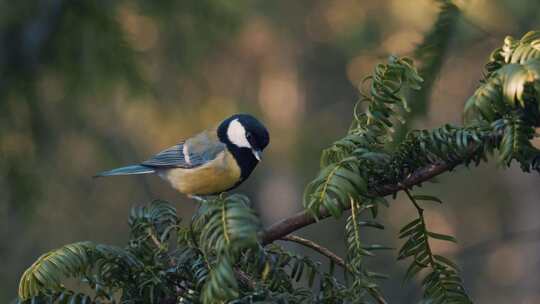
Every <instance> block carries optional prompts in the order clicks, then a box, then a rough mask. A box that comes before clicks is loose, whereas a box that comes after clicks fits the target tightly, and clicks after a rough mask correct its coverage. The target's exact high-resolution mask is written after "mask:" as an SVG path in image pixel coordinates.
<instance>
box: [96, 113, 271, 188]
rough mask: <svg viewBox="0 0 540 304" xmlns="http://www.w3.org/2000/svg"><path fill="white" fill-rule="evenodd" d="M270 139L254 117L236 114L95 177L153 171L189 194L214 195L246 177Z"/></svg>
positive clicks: (234, 186)
mask: <svg viewBox="0 0 540 304" xmlns="http://www.w3.org/2000/svg"><path fill="white" fill-rule="evenodd" d="M269 141H270V136H269V134H268V130H267V129H266V128H265V126H264V125H263V124H262V123H260V122H259V121H258V120H257V119H256V118H255V117H253V116H251V115H248V114H236V115H233V116H231V117H229V118H227V119H225V120H224V121H223V122H221V123H220V124H219V126H217V127H216V128H212V129H209V130H206V131H203V132H201V133H199V134H197V135H195V136H193V137H191V138H189V139H186V140H184V141H182V142H180V143H179V144H177V145H175V146H172V147H170V148H168V149H166V150H163V151H161V152H159V153H158V154H156V155H154V156H152V157H151V158H150V159H148V160H146V161H144V162H142V163H140V164H138V165H131V166H126V167H121V168H117V169H113V170H110V171H105V172H101V173H99V174H97V175H96V176H95V177H101V176H113V175H131V174H150V173H155V174H157V175H159V176H160V177H161V178H163V179H164V180H166V181H168V182H169V183H170V184H171V186H172V187H173V188H175V189H176V190H178V191H179V192H181V193H184V194H187V195H189V196H193V197H199V196H204V195H215V194H219V193H222V192H225V191H228V190H231V189H233V188H236V187H237V186H238V185H240V184H241V183H242V182H243V181H245V180H246V179H247V178H248V177H249V175H250V174H251V172H252V171H253V169H255V166H257V164H258V163H259V161H260V160H261V153H262V151H263V150H264V148H266V146H267V145H268V143H269Z"/></svg>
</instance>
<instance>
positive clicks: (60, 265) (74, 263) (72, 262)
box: [19, 242, 95, 299]
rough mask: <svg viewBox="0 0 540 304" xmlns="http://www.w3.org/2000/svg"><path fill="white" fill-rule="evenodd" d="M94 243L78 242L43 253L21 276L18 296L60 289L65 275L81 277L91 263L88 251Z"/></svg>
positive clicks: (34, 294) (30, 295) (22, 296)
mask: <svg viewBox="0 0 540 304" xmlns="http://www.w3.org/2000/svg"><path fill="white" fill-rule="evenodd" d="M94 248H95V245H94V244H93V243H91V242H80V243H74V244H70V245H66V246H64V247H62V248H59V249H56V250H54V251H51V252H48V253H45V254H44V255H42V256H41V257H39V258H38V259H37V260H36V261H35V262H34V264H32V266H30V268H28V269H27V270H26V271H25V272H24V274H23V275H22V277H21V281H20V283H19V297H20V298H21V299H28V298H31V297H33V296H37V295H39V294H40V293H41V292H43V291H47V290H53V291H62V290H63V285H62V280H63V279H65V278H66V277H81V276H83V275H84V274H85V273H86V271H87V270H88V269H89V268H90V267H91V265H92V258H91V253H90V251H92V250H94Z"/></svg>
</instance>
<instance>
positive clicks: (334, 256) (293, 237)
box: [281, 234, 347, 269]
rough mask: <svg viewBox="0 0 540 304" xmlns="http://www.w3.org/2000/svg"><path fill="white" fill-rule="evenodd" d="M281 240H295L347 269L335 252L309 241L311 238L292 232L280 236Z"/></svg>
mask: <svg viewBox="0 0 540 304" xmlns="http://www.w3.org/2000/svg"><path fill="white" fill-rule="evenodd" d="M281 239H282V240H284V241H289V242H295V243H298V244H300V245H304V246H306V247H309V248H311V249H313V250H315V251H317V252H318V253H320V254H322V255H324V256H326V257H328V258H329V259H330V260H332V261H333V262H334V263H336V264H337V265H339V266H341V267H343V268H345V269H347V265H346V264H345V261H344V260H343V259H342V258H340V257H339V256H338V255H337V254H335V253H333V252H332V251H330V250H329V249H327V248H325V247H323V246H321V245H319V244H317V243H315V242H313V241H311V240H308V239H305V238H303V237H300V236H297V235H294V234H289V235H286V236H284V237H282V238H281Z"/></svg>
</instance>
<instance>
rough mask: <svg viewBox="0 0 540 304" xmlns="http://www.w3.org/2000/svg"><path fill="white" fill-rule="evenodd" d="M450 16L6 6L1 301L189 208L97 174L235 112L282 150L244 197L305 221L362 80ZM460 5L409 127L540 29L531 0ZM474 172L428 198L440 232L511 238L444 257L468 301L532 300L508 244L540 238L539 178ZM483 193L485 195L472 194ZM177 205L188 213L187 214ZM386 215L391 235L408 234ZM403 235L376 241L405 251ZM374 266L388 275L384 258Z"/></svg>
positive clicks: (192, 4) (370, 7)
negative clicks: (47, 273) (28, 281)
mask: <svg viewBox="0 0 540 304" xmlns="http://www.w3.org/2000/svg"><path fill="white" fill-rule="evenodd" d="M447 2H448V1H431V0H415V1H412V2H411V3H408V2H406V1H401V0H388V1H379V2H373V1H368V0H336V1H331V2H327V1H311V0H300V1H294V2H291V1H235V2H230V1H220V0H212V1H210V0H205V1H160V2H156V1H153V2H152V1H115V2H111V1H82V0H81V1H62V0H39V1H17V2H9V1H0V199H1V200H2V202H1V203H0V217H1V219H2V221H1V224H0V238H1V239H2V243H1V244H2V245H0V257H1V258H2V259H3V260H7V261H10V263H9V265H6V267H5V268H4V269H3V271H2V272H1V273H0V278H1V280H2V281H4V282H7V284H5V285H3V286H2V288H0V300H4V301H6V300H10V299H12V298H13V297H14V295H15V293H14V290H15V285H16V281H17V280H16V278H17V277H19V276H20V274H21V273H22V271H23V270H24V269H25V268H27V266H28V265H29V264H30V263H31V262H32V261H33V260H35V259H36V257H37V256H38V255H39V254H40V253H41V252H44V251H47V250H50V248H54V247H59V246H60V245H61V244H65V243H69V242H74V241H75V240H79V239H92V240H95V241H96V242H97V241H102V242H106V243H114V242H118V241H119V240H121V239H124V238H125V234H127V231H126V230H125V228H123V226H122V225H118V220H117V219H118V218H122V216H123V215H124V214H125V210H127V209H128V207H129V205H131V204H133V203H134V202H140V201H141V200H149V199H154V198H156V197H159V198H164V199H167V200H169V201H175V202H176V201H179V200H180V199H179V197H178V196H177V195H176V194H174V193H173V192H171V191H170V190H168V189H167V188H166V187H165V186H162V185H161V184H159V182H157V181H156V182H154V180H151V179H150V180H146V179H134V180H131V179H129V180H128V179H119V180H115V181H113V182H110V183H107V184H95V183H92V181H91V180H90V179H89V176H91V175H93V174H94V173H95V172H96V171H99V170H101V169H104V168H107V167H110V166H114V165H118V164H119V163H130V162H136V161H138V160H140V159H143V158H144V157H145V156H147V155H150V153H153V152H156V151H158V150H159V149H160V148H162V147H164V146H167V145H170V144H174V143H175V141H177V140H179V139H180V138H181V137H184V136H189V135H190V134H191V133H193V132H195V131H197V130H200V129H202V128H205V127H207V126H208V125H210V124H213V123H216V122H217V121H219V120H220V119H221V118H222V117H224V116H226V115H228V114H230V113H232V112H238V111H249V112H255V113H259V114H258V115H259V116H261V118H262V119H263V120H265V122H266V123H267V125H268V126H269V127H270V129H271V132H272V135H273V138H279V140H277V141H273V142H272V146H271V149H270V150H269V151H268V155H267V157H265V162H264V164H263V166H261V168H260V169H259V170H258V171H257V174H255V176H254V177H253V178H251V179H250V181H249V183H247V184H246V185H245V186H244V187H243V188H242V189H241V191H243V192H247V193H249V194H250V196H254V197H255V196H256V198H257V199H256V200H254V201H255V208H256V209H258V210H259V211H260V213H261V214H262V215H263V217H264V218H263V220H266V221H268V220H271V219H274V220H275V219H276V218H279V217H283V216H284V215H286V214H288V213H290V212H292V211H293V210H296V209H298V208H300V205H299V201H300V200H299V199H298V198H299V197H300V192H301V189H302V187H301V185H303V184H304V183H305V182H306V181H308V178H309V177H311V176H313V175H314V174H315V173H316V170H317V165H316V164H317V162H318V153H314V151H318V150H320V149H322V147H324V146H326V145H327V143H328V142H331V141H332V140H333V139H334V138H336V137H337V136H338V135H339V134H342V133H343V132H344V130H346V129H347V127H348V119H343V117H349V114H350V111H351V105H352V101H354V100H356V98H357V96H356V95H357V93H356V92H357V90H356V87H358V86H360V82H361V80H362V79H363V77H364V76H365V75H367V74H368V73H369V72H370V71H371V70H372V68H373V66H375V64H376V62H379V61H381V59H382V58H385V57H387V55H389V54H390V53H395V54H399V55H405V54H409V55H412V54H414V49H415V46H416V45H418V44H420V43H421V42H422V41H423V40H424V41H428V40H429V39H427V38H429V35H428V33H430V31H431V29H436V27H435V28H433V27H432V25H433V24H436V22H437V20H440V19H437V14H438V13H439V10H438V9H439V4H440V3H447ZM448 3H449V2H448ZM455 3H456V4H457V6H458V8H459V9H460V12H461V13H462V15H460V17H459V18H458V20H457V22H458V23H457V25H455V26H453V27H452V30H451V31H449V32H448V33H449V35H448V36H436V37H439V38H445V40H443V41H441V44H440V46H442V47H443V48H444V50H445V52H444V54H445V55H444V56H439V57H431V58H438V59H437V60H434V61H436V62H438V64H440V65H439V68H435V69H434V70H433V71H435V72H434V73H435V74H436V75H434V76H433V77H428V79H427V81H428V82H429V81H432V82H433V83H432V86H427V87H428V88H429V87H431V89H430V92H429V93H426V94H425V95H424V96H428V97H429V96H430V95H431V98H425V99H423V98H424V97H422V100H425V101H426V102H425V103H423V102H418V103H416V102H415V100H412V101H411V107H416V106H417V105H418V107H422V108H424V109H426V111H425V115H426V116H425V117H422V116H420V117H417V119H415V121H414V122H413V123H411V124H410V125H407V128H409V127H411V128H416V127H419V126H421V127H425V126H426V125H427V126H435V125H440V124H442V123H446V122H449V121H451V122H459V121H460V119H461V118H460V117H461V111H462V108H463V107H462V105H463V101H464V100H465V99H466V98H467V97H468V96H470V95H471V93H472V92H473V90H474V89H475V87H476V81H477V79H478V78H479V69H478V62H481V61H483V59H484V58H485V57H486V56H487V54H488V52H489V51H490V50H492V49H493V48H494V47H496V46H497V45H498V44H499V41H500V40H501V39H502V38H503V37H504V36H505V35H507V34H513V35H515V36H520V35H521V34H522V33H524V32H525V31H527V30H529V29H531V28H535V27H538V26H539V25H540V24H539V23H538V20H540V19H539V18H538V17H539V16H540V13H539V12H540V10H539V7H540V4H539V3H537V1H533V0H519V1H513V0H496V1H489V2H485V1H456V2H455ZM443 6H444V5H443ZM442 13H443V12H441V14H442ZM431 32H432V33H433V31H431ZM423 37H424V38H423ZM446 38H448V39H446ZM436 54H441V53H436ZM418 57H419V58H418V59H422V58H420V57H421V56H418ZM422 62H424V61H422ZM436 66H437V65H433V67H436ZM420 67H422V66H420ZM422 68H423V67H422ZM420 71H421V74H423V73H422V69H420ZM423 76H424V75H423ZM424 77H425V76H424ZM423 92H427V91H423ZM433 96H434V97H433ZM414 113H417V112H413V114H414ZM418 113H420V112H418ZM321 126H324V127H321ZM516 126H517V124H516ZM475 172H477V173H471V174H469V173H459V172H458V173H457V174H461V175H460V178H456V179H453V180H452V181H449V182H447V183H443V184H439V185H434V186H433V185H432V186H430V187H434V188H435V189H436V191H438V193H442V194H441V195H443V196H447V197H450V198H451V199H450V200H451V201H452V203H453V204H452V205H447V206H446V208H447V209H446V210H449V212H445V213H444V214H440V213H439V211H431V210H430V212H433V217H432V218H433V221H434V223H435V224H436V225H437V226H442V227H445V229H449V230H448V231H454V232H456V234H457V235H458V238H459V239H460V240H463V241H464V243H465V244H471V243H475V242H482V241H484V240H486V239H498V238H501V239H503V240H505V241H504V242H502V243H500V244H499V243H497V244H495V245H494V247H493V248H492V250H488V253H484V255H483V256H478V254H477V253H476V252H477V251H475V250H471V251H466V252H472V253H471V254H466V255H465V254H463V255H461V254H459V252H456V251H455V249H451V250H450V252H451V253H453V254H455V255H456V256H458V257H459V261H460V262H463V263H464V264H465V267H464V269H465V271H464V277H465V281H466V282H470V283H468V285H469V286H472V288H471V289H470V291H471V293H472V294H473V297H474V298H475V299H478V300H482V299H489V300H490V301H494V302H493V303H508V302H516V301H521V300H522V301H532V302H533V303H534V302H535V299H537V298H538V297H540V295H538V294H537V292H536V290H535V288H533V287H535V286H536V285H537V283H538V278H537V277H535V276H534V275H533V274H531V273H528V272H526V271H524V269H527V268H528V267H534V265H535V264H534V263H535V262H534V259H526V258H525V257H524V256H523V255H524V254H532V255H533V256H534V254H535V252H537V249H534V248H533V249H531V247H527V248H525V249H524V248H523V246H528V245H527V244H521V243H519V242H518V243H516V242H513V239H509V240H507V238H506V236H507V235H513V234H512V233H513V231H514V230H516V229H518V230H519V229H521V228H530V227H532V226H534V223H535V220H533V219H531V218H529V217H528V215H531V214H535V211H534V210H536V209H534V208H535V207H534V206H535V205H536V204H535V200H534V198H536V197H537V194H538V193H537V192H535V191H536V190H535V189H536V187H535V185H536V183H537V181H536V180H532V179H531V178H529V179H526V178H525V177H523V176H522V175H519V177H517V176H510V177H506V178H505V177H504V176H503V175H499V174H498V173H496V172H495V171H493V169H492V168H490V167H482V168H480V170H479V171H475ZM478 179H482V180H484V181H485V183H484V186H481V185H476V187H471V185H472V184H473V181H474V182H476V181H477V180H478ZM261 180H264V183H261ZM474 184H476V183H474ZM456 188H459V189H461V191H459V192H456V191H455V189H456ZM274 193H278V194H280V196H278V197H276V195H275V194H274ZM516 198H519V199H516ZM511 200H514V202H513V206H512V207H509V205H508V202H509V201H511ZM470 201H474V202H475V203H474V204H469V203H468V202H470ZM518 201H520V202H522V205H521V206H522V207H520V208H518V207H516V206H515V204H517V203H518ZM182 202H185V201H182ZM292 202H296V204H294V203H292ZM487 206H489V208H488V207H487ZM177 208H178V209H179V210H178V212H179V214H181V215H182V214H191V213H192V212H193V209H194V208H193V206H192V205H191V204H189V203H187V204H177ZM396 210H397V209H396ZM520 210H527V211H520ZM410 211H413V210H409V211H407V210H406V209H405V210H404V209H400V210H399V211H396V212H397V213H398V214H403V213H405V214H408V215H410ZM458 211H459V212H458ZM381 212H382V215H381V216H382V217H383V218H385V219H387V220H388V225H386V226H387V230H392V229H395V230H397V229H398V228H397V227H399V226H402V225H403V224H405V222H404V221H403V218H402V217H397V216H395V215H393V213H390V212H386V211H384V209H383V210H381ZM458 213H459V214H460V216H454V215H455V214H458ZM478 218H481V220H480V221H478V220H477V219H478ZM405 220H406V219H405ZM321 231H324V233H321ZM448 231H447V232H448ZM305 233H307V234H308V235H310V234H311V235H315V236H317V237H318V238H319V237H320V238H321V241H322V242H325V243H328V245H329V246H330V247H336V250H337V251H338V252H345V248H344V247H343V245H342V242H339V241H336V240H337V239H339V238H340V237H341V236H342V235H343V232H342V230H341V226H340V225H332V224H331V223H328V224H326V223H325V224H323V225H322V226H319V228H310V229H306V232H305ZM366 234H367V238H368V239H369V238H370V235H371V233H369V232H366ZM383 234H384V232H377V238H376V242H380V241H381V238H382V235H383ZM14 235H17V237H16V238H15V237H13V236H14ZM394 235H395V234H388V235H387V237H386V239H385V240H384V243H389V244H394V247H396V246H398V244H396V239H395V238H394ZM444 248H447V247H444ZM452 250H454V251H452ZM509 252H511V253H512V254H513V256H515V257H517V256H518V255H519V256H521V259H518V258H516V260H520V261H528V262H523V263H522V262H519V261H517V262H515V263H512V264H510V265H509V266H507V267H508V268H507V269H504V271H505V272H507V273H513V274H514V276H513V277H512V278H510V276H509V277H508V278H507V279H504V278H500V277H498V276H496V275H495V274H496V273H497V271H503V270H501V267H502V266H501V265H503V264H504V263H501V262H500V261H506V259H507V257H508V253H509ZM306 254H309V252H308V253H306ZM475 254H476V255H475ZM383 255H384V254H383ZM524 263H525V264H524ZM372 264H373V267H374V268H377V267H379V266H384V267H388V266H387V265H386V264H385V262H384V261H383V260H381V259H379V258H374V259H373V263H372ZM404 271H405V270H404V269H401V268H400V267H399V266H393V267H392V268H391V269H390V270H389V271H388V272H389V274H390V275H392V276H394V275H399V274H400V273H402V272H404ZM477 282H481V284H480V283H477ZM535 284H536V285H535ZM382 288H383V290H385V291H386V294H388V295H389V300H390V301H391V302H394V301H392V300H394V299H403V298H416V297H418V288H416V286H410V287H406V288H398V286H397V285H396V284H393V283H388V282H383V283H382ZM493 299H498V300H493ZM486 301H487V300H486ZM496 301H500V302H496Z"/></svg>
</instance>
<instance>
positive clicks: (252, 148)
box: [218, 114, 270, 179]
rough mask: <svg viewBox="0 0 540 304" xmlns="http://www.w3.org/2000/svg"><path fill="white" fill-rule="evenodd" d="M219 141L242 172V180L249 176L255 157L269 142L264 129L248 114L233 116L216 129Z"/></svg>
mask: <svg viewBox="0 0 540 304" xmlns="http://www.w3.org/2000/svg"><path fill="white" fill-rule="evenodd" d="M218 137H219V140H220V141H221V142H223V143H225V144H226V145H227V148H228V149H229V151H230V152H231V153H232V154H233V156H234V157H235V159H236V161H237V162H238V164H239V166H240V168H241V170H242V178H243V179H245V178H247V177H248V176H249V174H251V172H252V171H253V169H254V168H255V166H256V165H257V163H258V161H259V160H258V159H257V157H256V155H258V153H260V152H262V151H263V150H264V149H265V148H266V146H268V143H269V142H270V135H269V134H268V130H267V129H266V127H265V126H264V125H263V124H262V123H261V122H260V121H259V120H257V118H255V117H253V116H251V115H249V114H235V115H233V116H231V117H229V118H227V119H225V120H224V121H223V122H222V123H221V124H220V125H219V127H218Z"/></svg>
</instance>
